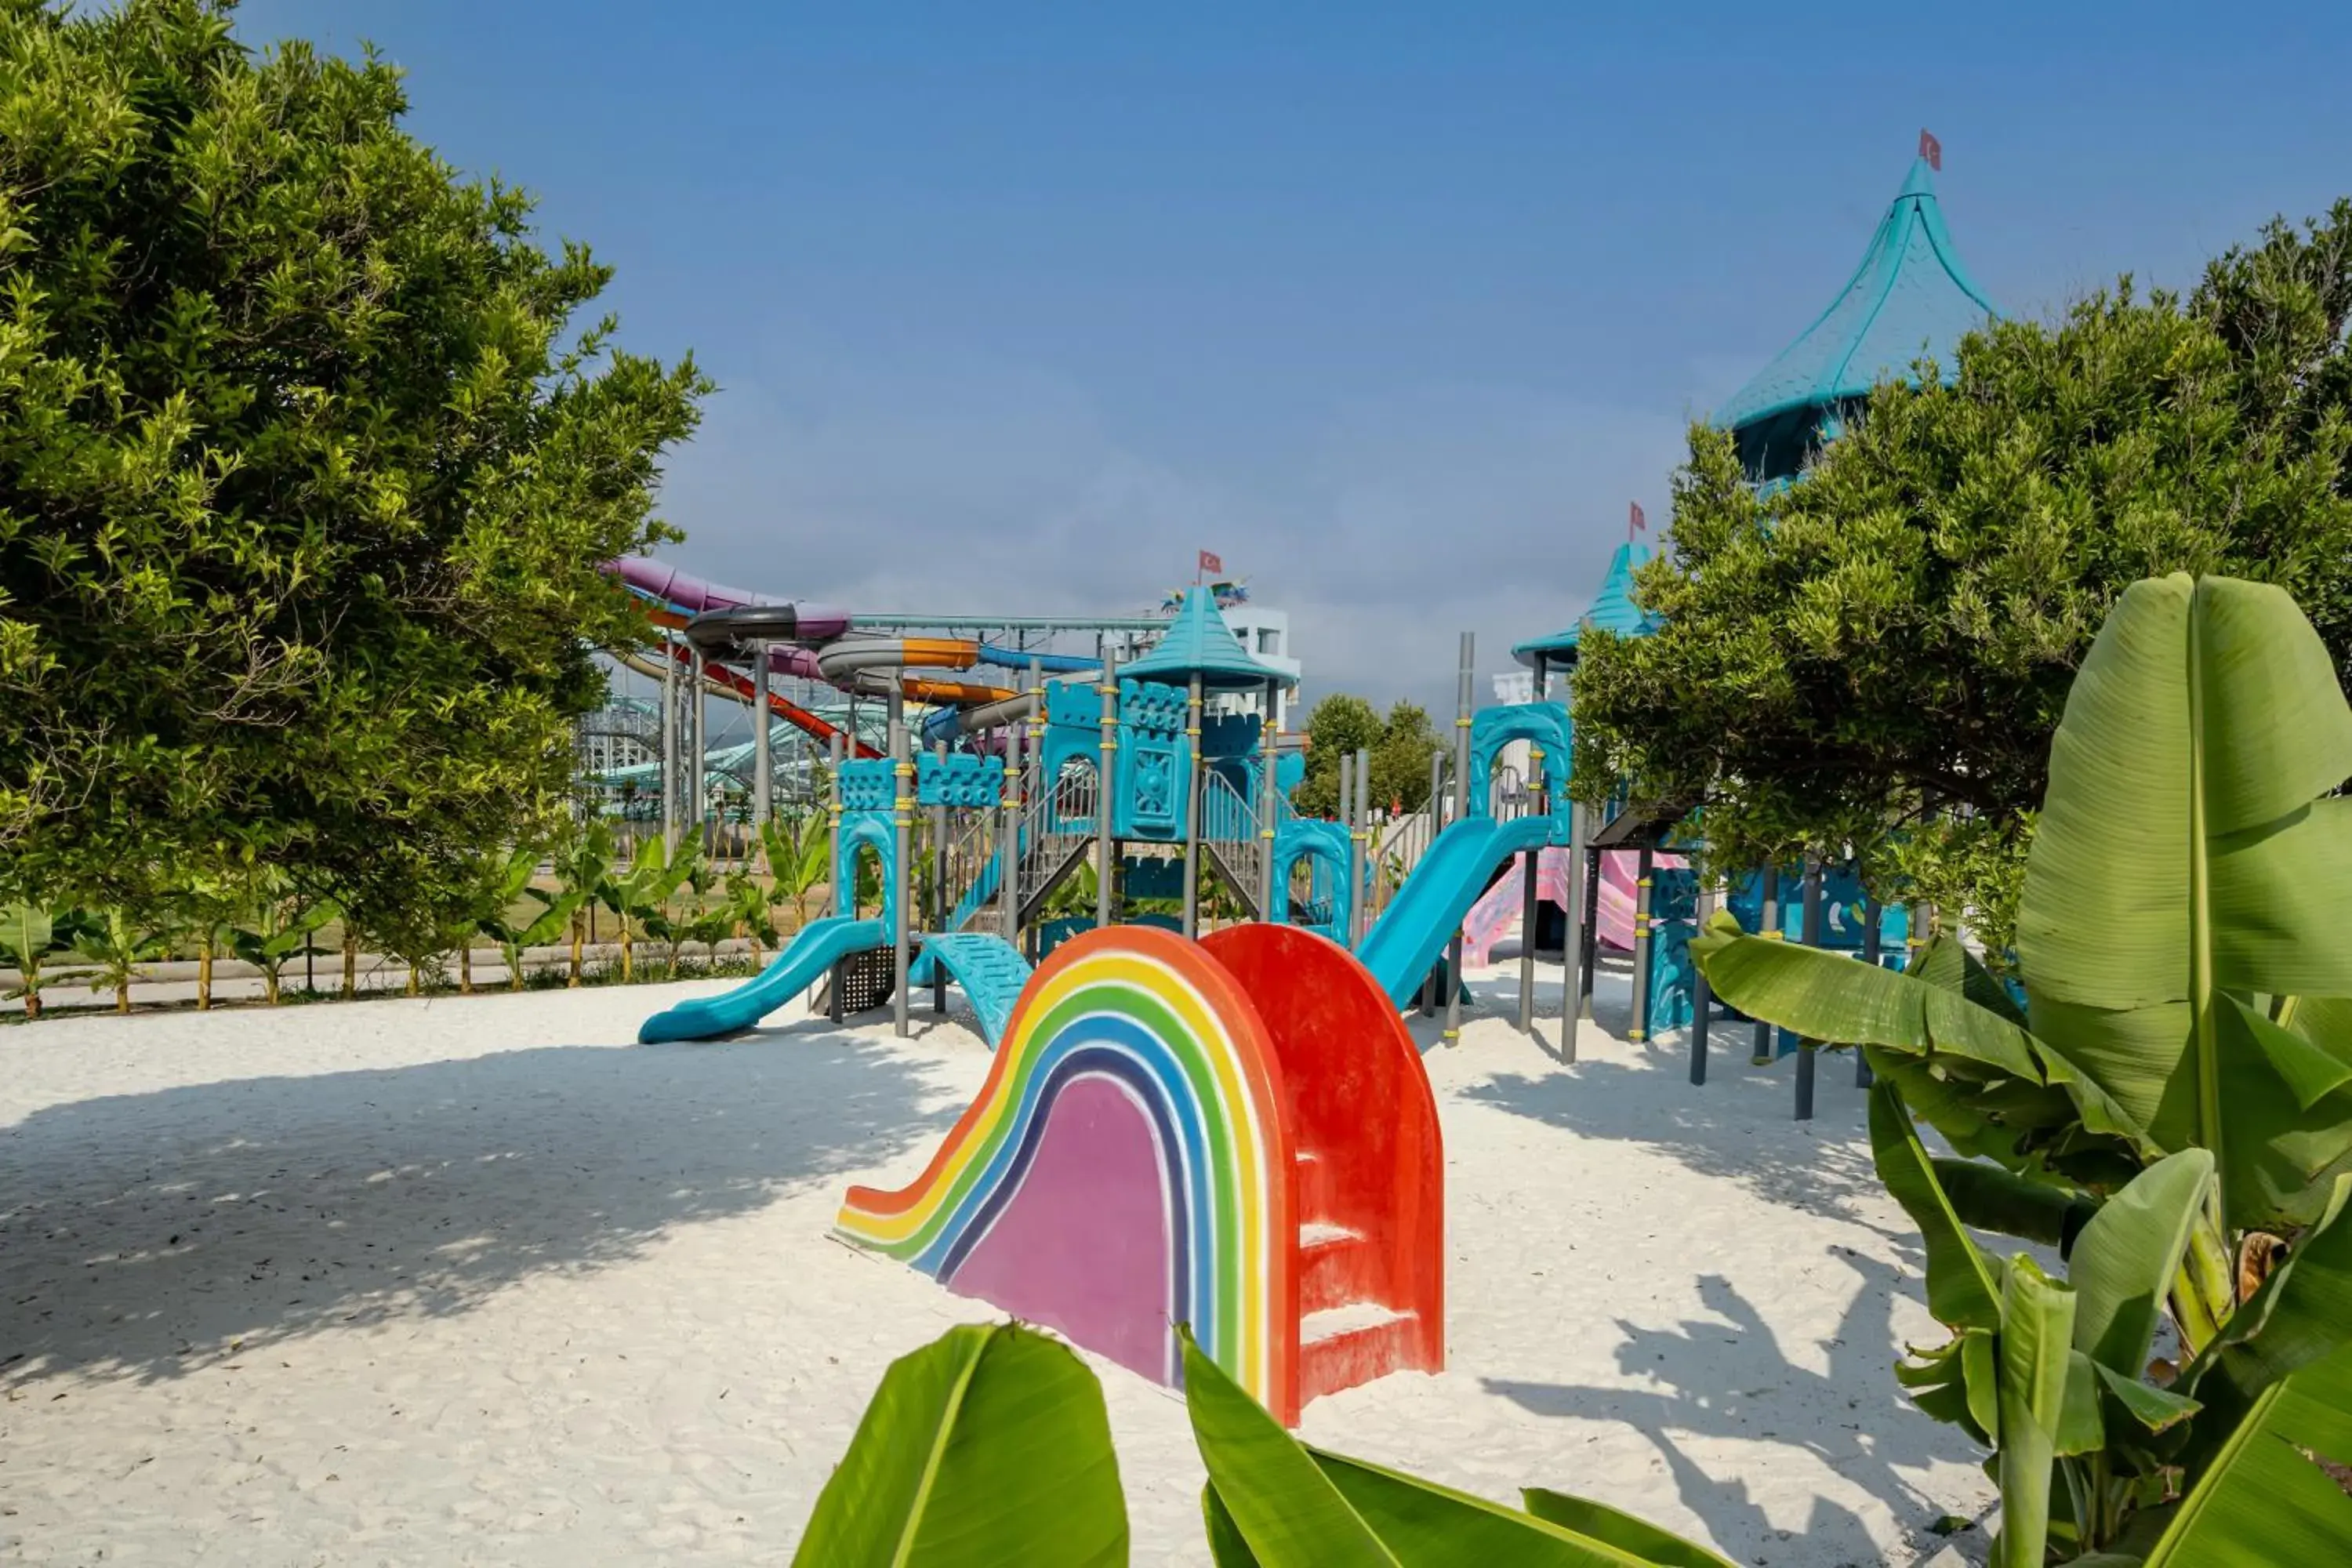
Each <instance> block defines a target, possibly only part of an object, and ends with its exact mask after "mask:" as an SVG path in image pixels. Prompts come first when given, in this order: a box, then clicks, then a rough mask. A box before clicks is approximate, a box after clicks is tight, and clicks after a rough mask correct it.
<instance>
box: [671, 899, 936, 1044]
mask: <svg viewBox="0 0 2352 1568" xmlns="http://www.w3.org/2000/svg"><path fill="white" fill-rule="evenodd" d="M889 942H890V933H889V931H887V930H886V929H884V927H883V924H882V922H881V921H860V920H850V919H848V918H846V917H845V916H842V915H827V916H826V917H825V918H824V919H823V920H815V921H810V922H809V923H808V924H807V925H805V926H803V927H802V928H801V929H800V931H799V933H798V934H796V935H795V936H794V937H793V941H792V945H791V946H789V947H787V948H785V949H784V951H783V952H780V953H778V954H776V956H775V960H774V962H772V963H770V964H769V965H768V967H767V968H766V969H764V970H761V972H760V973H759V974H758V975H757V976H755V977H753V978H752V979H750V980H747V981H745V982H744V983H743V984H740V985H738V986H737V987H735V989H734V990H732V991H728V992H723V993H721V994H719V995H717V996H698V997H696V998H695V999H694V1000H692V1001H690V1002H681V1003H679V1004H678V1005H677V1006H675V1007H671V1008H668V1009H667V1010H665V1011H663V1012H659V1013H656V1014H655V1015H654V1016H652V1017H650V1018H648V1019H646V1021H645V1026H643V1027H642V1028H640V1029H639V1030H638V1031H637V1044H639V1045H641V1046H650V1045H656V1044H658V1043H659V1042H661V1041H664V1040H712V1039H717V1038H718V1037H720V1036H722V1035H732V1034H737V1033H740V1031H742V1030H744V1029H748V1028H750V1027H751V1026H753V1025H754V1024H757V1023H758V1022H759V1021H760V1020H761V1019H762V1018H764V1017H766V1016H768V1015H769V1014H771V1013H772V1012H774V1011H775V1010H776V1009H777V1008H779V1007H781V1006H782V1005H784V1004H785V1003H787V1002H789V1001H791V1000H792V999H793V997H795V996H797V995H799V994H801V993H802V992H803V991H805V990H807V989H808V988H809V987H810V986H812V985H814V984H816V982H817V977H818V976H819V975H821V974H823V973H824V972H825V971H826V970H828V969H831V968H832V967H833V966H834V965H835V963H839V962H841V960H843V959H845V958H847V957H848V956H849V955H850V954H852V953H856V952H866V951H867V950H868V949H870V948H877V947H885V946H887V945H888V944H889Z"/></svg>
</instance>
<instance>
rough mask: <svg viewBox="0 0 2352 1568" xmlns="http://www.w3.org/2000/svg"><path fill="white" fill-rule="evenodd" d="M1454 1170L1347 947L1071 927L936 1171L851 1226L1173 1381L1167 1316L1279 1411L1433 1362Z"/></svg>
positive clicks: (1413, 1073) (852, 1197)
mask: <svg viewBox="0 0 2352 1568" xmlns="http://www.w3.org/2000/svg"><path fill="white" fill-rule="evenodd" d="M1443 1171H1444V1162H1443V1156H1442V1152H1441V1150H1440V1145H1439V1140H1438V1132H1437V1122H1436V1111H1435V1106H1434V1102H1433V1100H1432V1098H1431V1095H1430V1092H1429V1084H1428V1079H1427V1077H1426V1075H1425V1074H1424V1073H1423V1070H1422V1066H1421V1058H1420V1056H1419V1053H1418V1052H1417V1050H1416V1049H1415V1048H1414V1047H1413V1045H1412V1039H1411V1037H1410V1036H1408V1035H1407V1034H1406V1033H1405V1030H1404V1026H1403V1024H1402V1020H1400V1019H1399V1018H1398V1016H1397V1015H1396V1012H1395V1010H1394V1009H1393V1008H1391V1006H1390V1005H1389V1003H1388V1001H1387V998H1386V997H1385V996H1384V995H1382V994H1381V992H1380V990H1379V988H1378V986H1377V984H1375V983H1374V982H1373V981H1372V979H1371V977H1370V975H1369V974H1368V973H1365V971H1364V970H1363V968H1362V966H1361V965H1360V964H1359V963H1356V961H1355V960H1354V959H1353V958H1352V957H1351V956H1349V954H1348V953H1347V952H1346V951H1345V950H1344V949H1341V948H1339V946H1338V945H1336V944H1335V943H1332V942H1328V941H1326V940H1325V939H1323V938H1321V937H1319V936H1316V935H1314V934H1313V933H1311V932H1307V931H1300V930H1297V928H1292V927H1283V926H1262V925H1261V926H1243V927H1236V928H1234V930H1232V931H1223V932H1219V933H1217V934H1216V935H1215V936H1213V937H1211V938H1210V939H1209V940H1208V941H1207V942H1202V943H1193V942H1186V941H1185V940H1183V939H1182V938H1181V937H1179V936H1176V935H1174V934H1173V933H1171V932H1166V931H1157V930H1153V929H1150V928H1148V927H1115V928H1112V929H1110V930H1108V931H1089V932H1087V933H1085V934H1084V935H1082V936H1079V937H1077V938H1075V939H1073V940H1072V941H1071V942H1068V943H1066V944H1065V945H1064V946H1063V947H1062V948H1060V949H1058V950H1057V951H1056V952H1055V953H1054V955H1053V956H1052V957H1051V958H1050V959H1049V960H1048V961H1047V962H1046V963H1045V964H1044V965H1043V966H1042V967H1041V968H1040V969H1039V970H1038V971H1037V973H1035V974H1034V975H1033V976H1032V977H1031V979H1030V981H1029V984H1028V985H1027V986H1026V987H1025V988H1024V991H1023V993H1022V995H1021V998H1020V1000H1019V1002H1018V1003H1016V1004H1015V1005H1014V1009H1013V1016H1012V1019H1011V1021H1010V1023H1009V1024H1008V1025H1007V1026H1006V1029H1005V1032H1004V1036H1003V1040H1002V1042H1001V1043H1000V1044H999V1045H998V1047H997V1050H996V1055H995V1057H994V1058H993V1059H992V1063H991V1066H990V1071H989V1077H988V1080H987V1082H986V1083H985V1084H984V1085H983V1086H982V1089H981V1091H980V1093H979V1095H978V1096H977V1098H975V1100H973V1102H972V1104H971V1107H970V1108H969V1109H968V1110H966V1111H965V1112H964V1114H963V1116H962V1117H961V1119H960V1120H959V1121H957V1122H956V1124H955V1126H954V1127H953V1128H952V1129H951V1130H950V1131H949V1133H948V1135H947V1137H946V1138H945V1140H944V1141H943V1142H941V1144H940V1149H939V1151H938V1152H937V1153H935V1154H934V1155H933V1157H932V1159H931V1161H930V1163H929V1166H928V1167H927V1168H926V1169H925V1170H924V1172H923V1173H922V1174H921V1175H920V1176H919V1178H917V1180H916V1181H915V1182H914V1183H913V1184H910V1185H908V1186H907V1187H905V1188H903V1189H900V1190H899V1191H897V1192H880V1191H877V1190H874V1189H871V1188H865V1187H853V1188H851V1189H850V1192H849V1194H848V1198H847V1201H846V1202H845V1204H844V1205H843V1206H842V1209H841V1213H840V1216H839V1219H838V1222H837V1224H838V1228H839V1230H840V1232H841V1233H842V1235H844V1236H845V1237H846V1238H848V1239H850V1240H852V1241H854V1242H856V1243H858V1244H860V1245H862V1246H865V1247H872V1248H874V1249H876V1250H877V1251H880V1252H883V1253H886V1254H887V1255H888V1256H891V1257H894V1258H899V1259H901V1260H903V1261H906V1262H908V1263H911V1264H912V1265H914V1266H915V1267H916V1268H920V1269H922V1270H923V1271H924V1272H926V1273H928V1274H930V1275H932V1276H933V1277H935V1278H936V1279H939V1280H940V1282H941V1283H943V1284H945V1285H947V1286H948V1287H949V1288H950V1289H954V1290H956V1291H958V1292H959V1293H961V1294H964V1295H970V1296H976V1297H979V1298H981V1299H982V1300H988V1301H991V1302H992V1303H994V1304H995V1305H997V1306H1000V1307H1003V1308H1004V1309H1005V1310H1008V1311H1010V1312H1013V1314H1014V1315H1016V1316H1019V1317H1023V1318H1026V1319H1029V1320H1031V1321H1036V1322H1041V1323H1044V1324H1046V1325H1048V1326H1050V1327H1053V1328H1056V1329H1058V1330H1060V1331H1062V1332H1064V1333H1065V1334H1066V1335H1068V1336H1069V1338H1070V1339H1071V1340H1073V1341H1074V1342H1076V1343H1078V1344H1081V1345H1084V1346H1086V1347H1087V1348H1088V1349H1090V1350H1094V1351H1097V1352H1100V1353H1101V1354H1103V1355H1106V1356H1108V1357H1109V1358H1110V1359H1111V1360H1114V1361H1117V1362H1118V1363H1121V1364H1122V1365H1125V1366H1128V1367H1129V1368H1131V1369H1132V1370H1134V1371H1136V1372H1139V1373H1142V1374H1144V1375H1145V1376H1148V1377H1150V1378H1152V1379H1154V1380H1155V1381H1158V1382H1160V1383H1163V1384H1168V1385H1170V1386H1171V1387H1172V1386H1177V1385H1179V1384H1181V1376H1182V1362H1181V1357H1180V1355H1179V1354H1178V1352H1177V1345H1176V1339H1175V1334H1174V1326H1175V1325H1176V1324H1178V1323H1189V1324H1190V1325H1191V1326H1192V1331H1193V1334H1194V1336H1195V1337H1196V1338H1197V1339H1198V1340H1199V1341H1200V1342H1201V1345H1202V1349H1203V1350H1204V1351H1206V1352H1208V1353H1209V1355H1210V1356H1211V1357H1212V1358H1213V1360H1215V1361H1216V1363H1218V1364H1219V1365H1220V1366H1222V1367H1223V1368H1224V1370H1225V1371H1226V1372H1227V1373H1230V1374H1231V1375H1232V1376H1233V1377H1234V1379H1235V1380H1236V1381H1238V1382H1240V1383H1241V1384H1242V1385H1243V1386H1244V1387H1245V1388H1247V1389H1249V1390H1250V1392H1251V1393H1252V1394H1255V1395H1256V1397H1257V1398H1258V1399H1259V1400H1260V1401H1261V1402H1262V1403H1263V1404H1265V1405H1266V1406H1267V1408H1269V1409H1270V1410H1272V1411H1274V1412H1275V1414H1276V1415H1277V1416H1278V1417H1280V1418H1281V1419H1282V1420H1284V1421H1285V1422H1286V1423H1288V1422H1295V1421H1296V1420H1297V1415H1298V1410H1299V1408H1300V1406H1301V1405H1304V1404H1305V1403H1306V1402H1307V1400H1308V1399H1311V1398H1313V1397H1315V1396H1316V1395H1317V1394H1323V1393H1328V1392H1331V1391H1333V1390H1335V1389H1339V1388H1344V1387H1349V1386H1352V1385H1353V1384H1358V1383H1362V1382H1365V1381H1368V1380H1369V1379H1370V1378H1372V1377H1377V1376H1380V1375H1381V1374H1383V1373H1386V1372H1389V1371H1392V1370H1397V1369H1400V1368H1407V1367H1412V1368H1420V1369H1424V1370H1431V1371H1434V1370H1436V1369H1437V1368H1438V1367H1440V1366H1442V1365H1443V1364H1444V1199H1443V1185H1442V1184H1443V1180H1444V1177H1443Z"/></svg>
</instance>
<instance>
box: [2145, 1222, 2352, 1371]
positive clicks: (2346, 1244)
mask: <svg viewBox="0 0 2352 1568" xmlns="http://www.w3.org/2000/svg"><path fill="white" fill-rule="evenodd" d="M2347 1211H2352V1176H2339V1177H2337V1178H2336V1184H2335V1186H2334V1188H2333V1189H2332V1190H2331V1192H2330V1194H2329V1202H2328V1206H2327V1207H2326V1210H2324V1211H2323V1212H2322V1214H2321V1215H2320V1217H2319V1219H2318V1220H2317V1221H2316V1222H2315V1223H2314V1224H2313V1225H2312V1226H2311V1227H2310V1228H2309V1229H2308V1230H2306V1231H2305V1232H2304V1233H2303V1236H2302V1237H2301V1238H2300V1239H2299V1240H2298V1241H2297V1242H2296V1243H2295V1245H2294V1248H2293V1250H2291V1251H2290V1252H2289V1253H2288V1254H2287V1256H2286V1258H2285V1260H2284V1262H2282V1263H2281V1264H2279V1266H2278V1267H2277V1268H2274V1269H2273V1270H2272V1272H2271V1275H2270V1278H2269V1279H2265V1280H2263V1284H2262V1287H2261V1289H2258V1290H2256V1291H2255V1292H2254V1293H2253V1295H2252V1297H2250V1298H2249V1299H2248V1300H2246V1302H2245V1303H2244V1304H2243V1305H2242V1306H2241V1307H2240V1308H2239V1309H2238V1310H2237V1311H2236V1312H2234V1313H2233V1314H2231V1318H2230V1321H2229V1323H2228V1325H2227V1326H2226V1327H2224V1328H2223V1329H2222V1331H2221V1334H2220V1335H2219V1336H2218V1337H2217V1338H2215V1339H2214V1340H2213V1342H2211V1343H2210V1344H2208V1345H2207V1346H2206V1347H2205V1349H2204V1351H2203V1352H2201V1353H2200V1355H2199V1356H2198V1358H2197V1360H2196V1361H2195V1362H2194V1363H2191V1364H2190V1365H2189V1370H2188V1371H2187V1372H2186V1373H2183V1374H2182V1376H2181V1386H2182V1390H2183V1392H2185V1393H2188V1394H2194V1395H2195V1396H2196V1397H2198V1398H2200V1399H2202V1400H2204V1401H2206V1402H2207V1404H2209V1405H2212V1406H2213V1407H2215V1408H2216V1409H2217V1410H2218V1411H2219V1412H2221V1414H2222V1415H2225V1416H2238V1415H2242V1413H2243V1412H2246V1411H2249V1410H2251V1409H2252V1407H2253V1405H2254V1404H2255V1402H2256V1401H2258V1400H2259V1399H2261V1398H2262V1397H2263V1395H2264V1394H2267V1393H2268V1392H2269V1390H2271V1389H2272V1388H2273V1387H2275V1386H2277V1385H2278V1384H2280V1383H2281V1382H2283V1381H2284V1380H2286V1379H2287V1378H2289V1377H2292V1376H2294V1374H2295V1373H2299V1372H2301V1371H2302V1370H2303V1369H2304V1368H2305V1367H2308V1366H2312V1365H2315V1364H2316V1363H2319V1362H2322V1361H2325V1360H2327V1359H2329V1358H2331V1357H2334V1356H2336V1355H2337V1354H2338V1353H2339V1352H2342V1351H2343V1350H2344V1348H2345V1347H2346V1346H2347V1344H2352V1213H2347Z"/></svg>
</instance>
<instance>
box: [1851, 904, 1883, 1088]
mask: <svg viewBox="0 0 2352 1568" xmlns="http://www.w3.org/2000/svg"><path fill="white" fill-rule="evenodd" d="M1885 917H1886V911H1885V909H1884V908H1882V907H1881V906H1880V904H1879V902H1878V900H1877V899H1876V898H1875V897H1874V895H1872V894H1871V892H1870V891H1869V890H1868V889H1864V891H1863V895H1862V961H1863V962H1864V963H1867V964H1868V965H1870V967H1871V968H1873V969H1876V968H1878V967H1879V965H1880V963H1881V961H1882V960H1883V959H1884V958H1885V953H1884V952H1882V951H1881V950H1882V948H1883V946H1884V938H1883V937H1882V935H1881V933H1880V931H1879V929H1878V922H1879V921H1882V920H1884V919H1885ZM1875 1078H1876V1075H1875V1074H1874V1073H1873V1072H1872V1071H1871V1070H1870V1058H1868V1057H1867V1056H1864V1054H1863V1049H1862V1047H1860V1046H1856V1047H1854V1048H1853V1087H1854V1088H1856V1089H1868V1088H1869V1087H1870V1086H1871V1084H1872V1082H1873V1081H1874V1079H1875Z"/></svg>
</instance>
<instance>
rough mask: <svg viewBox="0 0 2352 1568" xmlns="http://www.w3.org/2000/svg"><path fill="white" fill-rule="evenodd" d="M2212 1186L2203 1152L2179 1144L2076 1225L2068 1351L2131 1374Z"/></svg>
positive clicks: (2209, 1160)
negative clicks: (2180, 1147)
mask: <svg viewBox="0 0 2352 1568" xmlns="http://www.w3.org/2000/svg"><path fill="white" fill-rule="evenodd" d="M2212 1186H2213V1156H2212V1153H2211V1152H2210V1151H2208V1150H2204V1149H2184V1150H2182V1151H2181V1152H2179V1153H2178V1154H2171V1155H2168V1156H2166V1157H2165V1158H2164V1159H2162V1160H2160V1161H2158V1162H2157V1163H2155V1164H2153V1165H2151V1166H2149V1167H2148V1168H2147V1170H2146V1171H2143V1172H2141V1173H2140V1174H2139V1175H2138V1176H2137V1178H2136V1179H2134V1180H2133V1182H2132V1184H2130V1185H2129V1186H2127V1187H2126V1188H2124V1190H2123V1191H2122V1192H2120V1193H2117V1194H2116V1195H2115V1196H2113V1197H2111V1198H2109V1199H2108V1200H2107V1201H2106V1203H2105V1205H2103V1206H2101V1208H2100V1210H2099V1212H2098V1214H2097V1215H2095V1217H2094V1218H2093V1219H2092V1220H2091V1222H2090V1224H2088V1225H2086V1226H2084V1227H2083V1234H2082V1235H2081V1237H2078V1238H2077V1239H2076V1241H2075V1243H2074V1253H2073V1255H2072V1256H2071V1257H2070V1258H2068V1260H2067V1270H2066V1279H2067V1283H2069V1284H2070V1285H2072V1286H2073V1287H2074V1294H2075V1309H2074V1348H2075V1349H2076V1350H2078V1351H2080V1352H2083V1353H2084V1355H2087V1356H2089V1357H2090V1358H2091V1359H2092V1360H2093V1361H2095V1362H2096V1363H2098V1364H2099V1365H2101V1366H2103V1367H2105V1368H2107V1369H2109V1370H2110V1371H2113V1372H2116V1373H2120V1374H2122V1375H2124V1376H2126V1377H2131V1378H2137V1376H2138V1375H2139V1371H2140V1369H2141V1368H2142V1367H2144V1366H2146V1365H2147V1355H2148V1347H2149V1345H2150V1343H2151V1342H2153V1340H2154V1338H2155V1334H2156V1324H2157V1318H2158V1314H2159V1313H2160V1312H2161V1311H2162V1310H2163V1308H2164V1301H2165V1298H2166V1296H2167V1295H2168V1293H2169V1292H2170V1290H2171V1289H2172V1282H2173V1280H2174V1279H2175V1278H2176V1277H2177V1276H2178V1275H2179V1272H2180V1259H2181V1255H2182V1254H2183V1253H2184V1252H2186V1251H2187V1250H2188V1247H2189V1231H2190V1229H2191V1228H2192V1227H2193V1226H2195V1225H2196V1223H2197V1220H2198V1216H2199V1215H2201V1214H2202V1213H2203V1212H2204V1207H2205V1200H2206V1197H2207V1195H2208V1194H2210V1191H2211V1190H2212Z"/></svg>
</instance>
